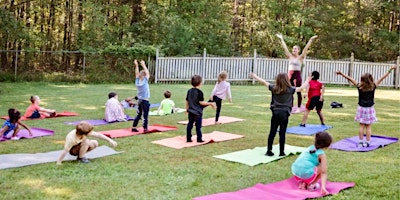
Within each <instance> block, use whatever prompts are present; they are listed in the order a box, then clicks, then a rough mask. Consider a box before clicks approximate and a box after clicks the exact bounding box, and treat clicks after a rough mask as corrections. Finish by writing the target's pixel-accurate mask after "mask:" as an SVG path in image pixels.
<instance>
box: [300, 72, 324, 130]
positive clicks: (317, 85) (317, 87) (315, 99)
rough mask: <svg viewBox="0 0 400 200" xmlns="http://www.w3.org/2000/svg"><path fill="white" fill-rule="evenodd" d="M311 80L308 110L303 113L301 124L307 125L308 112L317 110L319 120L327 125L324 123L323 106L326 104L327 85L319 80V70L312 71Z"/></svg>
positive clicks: (302, 125)
mask: <svg viewBox="0 0 400 200" xmlns="http://www.w3.org/2000/svg"><path fill="white" fill-rule="evenodd" d="M311 77H312V78H311V81H310V83H309V85H308V87H307V94H308V95H307V96H308V101H307V104H306V111H305V112H304V115H303V121H302V122H301V124H300V126H301V127H306V122H307V118H308V114H309V113H310V111H311V110H314V107H315V110H317V114H318V117H319V120H320V121H321V125H325V123H324V115H323V114H322V111H321V110H322V106H324V93H325V87H324V84H322V83H321V82H319V81H318V79H319V72H317V71H313V72H312V73H311Z"/></svg>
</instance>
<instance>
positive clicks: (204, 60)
mask: <svg viewBox="0 0 400 200" xmlns="http://www.w3.org/2000/svg"><path fill="white" fill-rule="evenodd" d="M206 57H207V49H206V48H204V51H203V66H202V68H201V76H202V77H203V84H204V81H205V80H206V77H205V70H204V69H205V68H206Z"/></svg>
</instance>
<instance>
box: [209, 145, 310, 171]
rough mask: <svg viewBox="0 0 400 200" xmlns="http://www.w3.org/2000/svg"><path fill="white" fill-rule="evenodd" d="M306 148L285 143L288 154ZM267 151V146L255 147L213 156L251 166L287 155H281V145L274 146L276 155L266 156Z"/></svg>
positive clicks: (297, 152)
mask: <svg viewBox="0 0 400 200" xmlns="http://www.w3.org/2000/svg"><path fill="white" fill-rule="evenodd" d="M306 149H307V148H305V147H298V146H292V145H288V144H286V145H285V153H286V156H289V155H293V154H300V153H301V152H303V151H305V150H306ZM265 152H267V147H256V148H254V149H245V150H242V151H235V152H232V153H227V154H222V155H217V156H213V157H214V158H219V159H223V160H226V161H231V162H238V163H242V164H245V165H249V166H256V165H258V164H265V163H269V162H272V161H275V160H279V159H282V158H284V157H286V156H279V145H274V146H273V148H272V152H273V153H274V154H275V155H274V156H266V155H265Z"/></svg>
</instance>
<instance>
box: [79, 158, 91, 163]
mask: <svg viewBox="0 0 400 200" xmlns="http://www.w3.org/2000/svg"><path fill="white" fill-rule="evenodd" d="M77 160H78V161H79V162H80V163H85V164H87V163H90V160H89V159H87V158H86V157H83V158H78V159H77Z"/></svg>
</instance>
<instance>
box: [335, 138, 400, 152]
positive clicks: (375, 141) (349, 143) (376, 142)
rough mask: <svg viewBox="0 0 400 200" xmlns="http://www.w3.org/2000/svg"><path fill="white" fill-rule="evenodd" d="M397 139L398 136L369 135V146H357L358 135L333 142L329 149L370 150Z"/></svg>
mask: <svg viewBox="0 0 400 200" xmlns="http://www.w3.org/2000/svg"><path fill="white" fill-rule="evenodd" d="M398 141H399V138H394V137H387V136H378V135H371V143H370V146H369V147H358V143H359V139H358V136H354V137H351V138H346V139H343V140H340V141H338V142H335V143H333V144H332V145H331V149H337V150H342V151H372V150H375V149H377V148H381V147H384V146H387V145H389V144H392V143H395V142H398Z"/></svg>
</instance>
